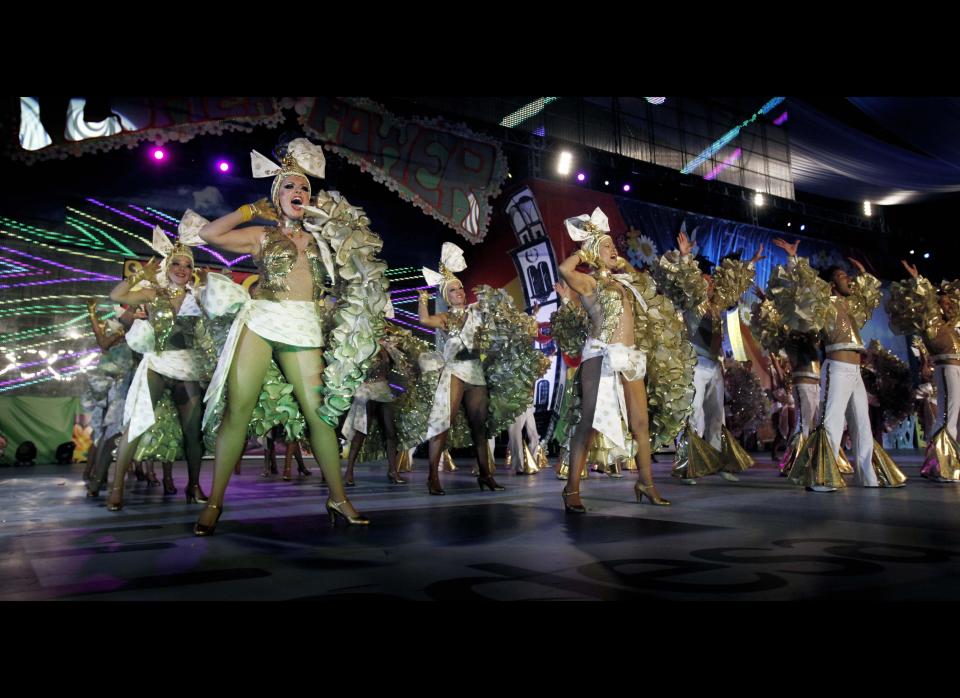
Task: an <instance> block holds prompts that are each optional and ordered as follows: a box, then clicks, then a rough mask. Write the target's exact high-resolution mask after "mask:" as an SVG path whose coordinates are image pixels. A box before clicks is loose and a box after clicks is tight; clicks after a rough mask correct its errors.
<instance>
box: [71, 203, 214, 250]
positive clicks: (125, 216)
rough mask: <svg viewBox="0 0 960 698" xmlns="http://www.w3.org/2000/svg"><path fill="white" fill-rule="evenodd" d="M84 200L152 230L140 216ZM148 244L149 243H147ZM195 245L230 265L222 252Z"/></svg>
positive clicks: (175, 237)
mask: <svg viewBox="0 0 960 698" xmlns="http://www.w3.org/2000/svg"><path fill="white" fill-rule="evenodd" d="M86 200H87V201H89V202H90V203H92V204H96V205H97V206H102V207H103V208H105V209H107V210H108V211H112V212H113V213H116V214H117V215H119V216H123V217H124V218H129V219H130V220H132V221H134V222H136V223H139V224H140V225H145V226H146V227H148V228H150V229H151V230H153V223H148V222H147V221H145V220H143V219H142V218H137V217H136V216H131V215H130V214H129V213H126V212H125V211H121V210H120V209H117V208H114V207H113V206H108V205H107V204H105V203H103V202H101V201H97V200H96V199H94V198H91V197H87V199H86ZM161 230H162V229H161ZM163 232H164V234H166V235H167V236H168V237H170V238H173V239H174V240H176V239H177V236H176V235H174V234H173V233H171V232H169V231H167V230H164V231H163ZM141 239H142V238H141ZM148 244H149V243H148ZM197 247H199V248H200V249H201V250H203V251H204V252H206V253H207V254H209V255H210V256H211V257H214V258H216V259H218V260H220V263H221V264H223V265H224V266H225V267H229V266H230V264H231V263H230V262H228V261H227V258H226V257H224V256H223V255H222V254H220V253H219V252H217V251H216V250H211V249H210V248H209V247H206V246H205V245H197Z"/></svg>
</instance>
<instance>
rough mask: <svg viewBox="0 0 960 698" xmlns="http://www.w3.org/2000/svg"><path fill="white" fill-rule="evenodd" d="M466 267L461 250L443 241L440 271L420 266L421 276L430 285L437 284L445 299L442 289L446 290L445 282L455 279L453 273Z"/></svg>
mask: <svg viewBox="0 0 960 698" xmlns="http://www.w3.org/2000/svg"><path fill="white" fill-rule="evenodd" d="M466 268H467V261H466V260H465V259H464V258H463V250H461V249H460V248H459V247H457V246H456V245H454V244H453V243H452V242H445V243H443V247H442V248H441V249H440V271H439V272H436V271H433V269H428V268H427V267H422V271H423V278H424V279H426V281H427V283H428V284H430V285H431V286H439V287H440V295H441V296H443V298H444V300H446V295H445V294H444V291H445V290H446V286H447V284H449V283H450V282H451V281H453V280H456V279H457V277H456V276H454V275H453V273H454V272H457V271H463V270H464V269H466Z"/></svg>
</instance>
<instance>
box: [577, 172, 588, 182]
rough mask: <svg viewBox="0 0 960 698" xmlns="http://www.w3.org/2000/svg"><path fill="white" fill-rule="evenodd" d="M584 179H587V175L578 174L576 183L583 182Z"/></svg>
mask: <svg viewBox="0 0 960 698" xmlns="http://www.w3.org/2000/svg"><path fill="white" fill-rule="evenodd" d="M586 178H587V175H585V174H583V172H581V173H580V174H578V175H577V181H578V182H582V181H583V180H585V179H586Z"/></svg>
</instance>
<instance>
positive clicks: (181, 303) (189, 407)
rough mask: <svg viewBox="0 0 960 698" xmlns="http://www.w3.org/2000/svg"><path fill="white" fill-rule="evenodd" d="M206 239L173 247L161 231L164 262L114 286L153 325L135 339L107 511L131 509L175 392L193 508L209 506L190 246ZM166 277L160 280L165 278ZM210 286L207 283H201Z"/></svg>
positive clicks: (158, 241)
mask: <svg viewBox="0 0 960 698" xmlns="http://www.w3.org/2000/svg"><path fill="white" fill-rule="evenodd" d="M184 242H186V243H187V244H197V243H198V242H199V240H188V239H186V238H184V239H181V240H180V241H179V242H178V243H177V244H176V245H173V244H172V243H171V242H170V241H169V240H168V239H167V238H166V236H165V235H164V233H163V232H162V231H161V230H160V229H159V228H155V229H154V232H153V242H152V246H153V248H154V249H156V250H157V251H158V252H160V254H161V255H162V256H163V262H162V263H159V264H158V263H157V262H156V261H155V260H153V259H151V260H150V261H149V262H147V264H146V265H144V267H143V269H142V270H141V271H140V272H138V273H136V274H134V275H132V276H130V277H128V278H126V279H124V280H123V281H121V282H120V283H119V284H117V285H116V287H114V289H113V291H111V293H110V297H111V298H112V299H113V300H114V301H115V302H117V303H125V304H128V305H130V306H131V307H135V306H137V305H139V304H141V303H145V304H146V306H147V317H148V319H147V320H146V321H144V320H137V321H136V322H134V324H133V326H132V327H131V328H130V331H129V332H127V336H126V338H127V344H128V345H129V346H130V348H131V349H132V350H134V351H137V352H140V353H141V354H143V359H142V360H141V361H140V365H139V366H138V368H137V372H136V374H135V375H134V377H133V382H132V383H131V385H130V390H129V392H128V393H127V398H126V401H125V402H124V406H123V425H124V433H123V437H122V438H121V440H120V445H119V447H118V449H117V470H116V475H115V476H114V480H113V486H112V487H111V489H110V496H109V498H108V499H107V509H109V510H110V511H119V510H120V509H122V508H123V480H124V476H125V475H126V472H127V468H129V467H130V461H131V460H132V459H133V457H134V453H135V452H136V450H137V445H138V443H139V440H140V436H141V435H142V434H143V433H144V432H146V431H147V430H148V429H149V428H150V427H151V426H153V425H154V423H155V422H156V414H155V412H154V409H155V407H156V405H157V403H158V402H159V401H160V398H161V397H162V396H163V393H164V391H165V390H167V389H169V390H170V393H171V396H172V398H173V402H174V405H175V406H176V409H177V413H178V416H179V418H180V428H181V430H182V432H183V450H184V452H185V454H186V457H187V473H188V481H187V492H186V497H187V502H188V503H193V502H205V501H207V499H206V496H205V495H204V494H203V491H202V490H201V489H200V462H201V458H202V457H203V443H202V438H201V431H200V421H201V417H202V416H203V400H202V395H203V392H202V391H201V389H200V382H199V381H200V379H201V378H202V377H203V369H202V364H201V361H200V355H199V352H198V351H197V350H196V349H195V348H194V336H195V334H196V325H197V321H198V320H199V319H200V318H201V317H202V314H201V312H200V306H199V305H198V303H197V295H195V294H198V292H199V291H198V289H194V288H193V287H192V285H191V284H190V281H191V280H192V278H193V252H192V251H191V250H190V248H189V247H188V246H187V244H184ZM158 273H160V278H159V279H158V278H157V274H158ZM202 281H203V279H201V282H202Z"/></svg>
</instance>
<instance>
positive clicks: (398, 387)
mask: <svg viewBox="0 0 960 698" xmlns="http://www.w3.org/2000/svg"><path fill="white" fill-rule="evenodd" d="M387 385H389V386H390V387H391V388H396V389H397V390H399V391H400V392H401V393H405V392H407V391H406V390H404V389H403V388H401V387H400V386H399V385H396V384H394V383H387Z"/></svg>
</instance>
